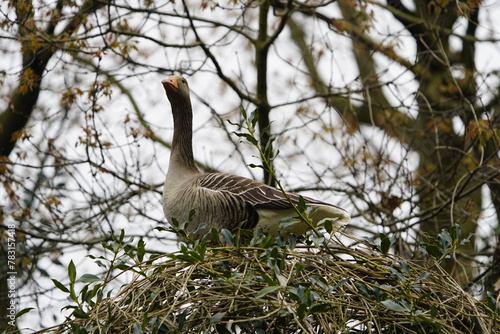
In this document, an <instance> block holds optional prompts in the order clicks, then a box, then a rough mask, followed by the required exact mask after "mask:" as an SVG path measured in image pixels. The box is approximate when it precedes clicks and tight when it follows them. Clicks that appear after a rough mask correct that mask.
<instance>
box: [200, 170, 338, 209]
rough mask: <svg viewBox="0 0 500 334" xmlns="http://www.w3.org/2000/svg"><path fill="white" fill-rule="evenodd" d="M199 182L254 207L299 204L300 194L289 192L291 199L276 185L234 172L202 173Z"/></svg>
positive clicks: (273, 207)
mask: <svg viewBox="0 0 500 334" xmlns="http://www.w3.org/2000/svg"><path fill="white" fill-rule="evenodd" d="M199 182H200V186H202V187H204V188H206V189H209V190H213V191H219V192H221V193H231V194H232V195H233V196H235V197H237V198H238V199H239V200H241V201H243V202H245V203H248V204H250V205H251V206H253V207H254V208H262V209H269V210H286V209H290V208H292V205H290V201H291V202H292V203H293V204H295V205H298V204H299V195H297V194H294V193H287V195H288V196H289V197H290V199H288V198H287V196H285V195H284V194H283V192H282V191H280V190H278V189H276V188H274V187H271V186H268V185H267V184H264V183H262V182H258V181H255V180H252V179H248V178H245V177H241V176H236V175H232V174H224V173H207V174H203V175H202V177H201V178H200V179H199ZM303 198H304V201H305V202H306V204H308V205H320V206H329V207H333V208H336V209H339V210H342V211H345V210H343V209H341V208H339V207H337V206H335V205H331V204H329V203H325V202H322V201H318V200H315V199H312V198H309V197H305V196H303ZM346 214H347V212H346Z"/></svg>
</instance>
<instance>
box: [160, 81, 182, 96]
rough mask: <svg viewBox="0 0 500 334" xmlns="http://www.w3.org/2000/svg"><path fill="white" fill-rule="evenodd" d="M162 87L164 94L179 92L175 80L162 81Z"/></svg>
mask: <svg viewBox="0 0 500 334" xmlns="http://www.w3.org/2000/svg"><path fill="white" fill-rule="evenodd" d="M161 83H162V85H163V88H164V89H165V91H166V92H169V91H170V92H174V93H176V92H177V91H178V90H179V85H178V83H177V78H172V77H170V78H167V79H165V80H162V82H161Z"/></svg>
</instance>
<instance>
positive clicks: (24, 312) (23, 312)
mask: <svg viewBox="0 0 500 334" xmlns="http://www.w3.org/2000/svg"><path fill="white" fill-rule="evenodd" d="M34 309H35V308H34V307H27V308H24V309H22V310H21V311H19V312H17V313H16V319H17V318H19V317H21V316H22V315H23V314H26V313H28V312H29V311H31V310H34Z"/></svg>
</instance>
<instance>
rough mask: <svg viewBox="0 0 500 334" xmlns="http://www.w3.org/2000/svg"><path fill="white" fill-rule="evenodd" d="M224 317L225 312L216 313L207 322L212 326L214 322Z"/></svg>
mask: <svg viewBox="0 0 500 334" xmlns="http://www.w3.org/2000/svg"><path fill="white" fill-rule="evenodd" d="M225 315H226V312H220V313H216V314H214V315H213V316H211V317H210V318H208V321H210V323H212V324H213V323H215V322H219V321H220V320H221V319H222V318H224V316H225Z"/></svg>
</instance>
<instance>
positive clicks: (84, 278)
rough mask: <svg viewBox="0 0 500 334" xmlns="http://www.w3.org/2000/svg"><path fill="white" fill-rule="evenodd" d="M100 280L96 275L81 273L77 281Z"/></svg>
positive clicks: (91, 281) (90, 281)
mask: <svg viewBox="0 0 500 334" xmlns="http://www.w3.org/2000/svg"><path fill="white" fill-rule="evenodd" d="M100 280H101V279H100V278H99V277H97V276H96V275H92V274H83V275H82V276H80V278H79V279H78V282H82V283H94V282H97V281H100Z"/></svg>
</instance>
